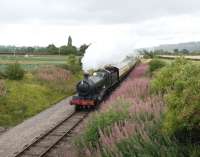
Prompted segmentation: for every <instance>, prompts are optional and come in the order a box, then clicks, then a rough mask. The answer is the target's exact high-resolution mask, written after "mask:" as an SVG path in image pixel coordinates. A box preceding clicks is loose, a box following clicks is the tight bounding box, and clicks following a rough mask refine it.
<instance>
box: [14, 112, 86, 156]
mask: <svg viewBox="0 0 200 157" xmlns="http://www.w3.org/2000/svg"><path fill="white" fill-rule="evenodd" d="M88 114H89V111H84V112H83V111H82V112H74V113H72V114H71V115H70V116H69V117H67V118H66V119H65V120H64V121H62V122H61V123H59V124H58V125H56V126H55V127H54V128H53V129H51V130H50V131H48V132H47V133H45V134H44V135H43V136H41V137H39V138H38V139H37V140H36V141H34V142H33V143H32V144H30V145H29V146H27V147H26V148H25V149H24V150H23V151H21V152H19V153H18V154H17V155H16V156H15V157H44V156H46V155H47V154H48V152H49V151H50V150H51V149H52V148H54V147H55V146H56V145H57V144H58V143H59V142H60V141H61V140H62V139H63V138H64V137H66V136H68V135H70V133H71V132H72V131H73V130H74V129H75V128H76V126H78V125H79V124H80V123H81V122H82V121H83V119H84V118H86V117H87V115H88Z"/></svg>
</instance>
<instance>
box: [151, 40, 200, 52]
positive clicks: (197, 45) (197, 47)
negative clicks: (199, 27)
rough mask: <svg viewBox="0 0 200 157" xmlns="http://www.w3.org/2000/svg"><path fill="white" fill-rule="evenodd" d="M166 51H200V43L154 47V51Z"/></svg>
mask: <svg viewBox="0 0 200 157" xmlns="http://www.w3.org/2000/svg"><path fill="white" fill-rule="evenodd" d="M161 49H162V50H164V51H169V52H173V51H174V49H178V50H179V51H180V50H183V49H187V50H189V51H190V52H194V51H200V41H198V42H187V43H178V44H166V45H159V46H156V47H154V50H161Z"/></svg>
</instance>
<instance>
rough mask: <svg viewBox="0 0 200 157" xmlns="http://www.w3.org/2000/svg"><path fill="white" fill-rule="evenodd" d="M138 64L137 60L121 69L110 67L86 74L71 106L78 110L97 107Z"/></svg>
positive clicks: (79, 84) (77, 88) (78, 85)
mask: <svg viewBox="0 0 200 157" xmlns="http://www.w3.org/2000/svg"><path fill="white" fill-rule="evenodd" d="M136 63H137V60H134V61H132V62H131V64H126V65H123V66H122V67H121V68H120V69H119V68H117V67H114V66H108V67H105V68H104V69H100V70H97V71H95V72H94V73H93V74H92V75H88V74H85V76H84V79H83V80H82V81H80V82H79V83H78V84H77V86H76V91H77V95H75V96H73V98H72V100H71V101H70V104H71V105H75V106H76V109H80V108H90V107H94V106H96V105H97V104H99V103H100V102H101V101H102V100H103V98H104V96H105V95H106V94H107V93H108V92H109V91H110V90H112V89H113V87H115V86H116V85H117V84H118V83H119V82H120V81H121V80H122V79H123V78H125V76H126V75H127V74H128V73H129V72H130V70H131V69H132V68H133V67H134V66H135V65H136Z"/></svg>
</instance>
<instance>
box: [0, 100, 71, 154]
mask: <svg viewBox="0 0 200 157" xmlns="http://www.w3.org/2000/svg"><path fill="white" fill-rule="evenodd" d="M70 98H71V97H69V98H66V99H64V100H62V101H60V102H59V103H57V104H56V105H54V106H52V107H51V108H49V109H47V110H45V111H43V112H41V113H39V114H38V115H36V116H34V117H32V118H30V119H28V120H26V121H24V122H23V123H21V124H19V125H17V126H16V127H14V128H12V129H10V130H8V131H7V132H5V133H4V134H2V135H0V157H14V156H15V154H16V153H17V152H19V151H21V150H23V148H24V147H26V145H30V144H31V143H32V142H33V141H35V140H36V139H37V138H38V137H40V136H41V135H43V134H45V133H46V132H47V131H48V130H50V129H51V128H53V127H54V126H56V124H58V123H59V122H61V121H63V120H64V119H65V118H66V117H68V116H69V115H70V114H72V113H73V112H74V107H73V106H71V105H69V100H70Z"/></svg>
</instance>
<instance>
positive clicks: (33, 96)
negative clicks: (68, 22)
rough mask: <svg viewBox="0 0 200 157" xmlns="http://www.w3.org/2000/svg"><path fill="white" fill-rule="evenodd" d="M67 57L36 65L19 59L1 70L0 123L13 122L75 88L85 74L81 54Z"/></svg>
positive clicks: (41, 109)
mask: <svg viewBox="0 0 200 157" xmlns="http://www.w3.org/2000/svg"><path fill="white" fill-rule="evenodd" d="M52 57H54V56H52ZM65 59H66V60H65V64H49V65H48V64H47V65H45V64H43V65H41V66H38V67H37V68H34V69H24V68H23V66H22V64H20V63H18V62H14V63H10V64H8V65H6V66H5V68H4V69H5V70H3V71H2V72H1V74H0V76H1V77H0V126H2V127H11V126H14V125H16V124H18V123H20V122H22V121H23V120H25V119H27V118H29V117H31V116H34V115H35V114H37V113H39V112H41V111H43V110H44V109H46V108H48V107H50V106H51V105H53V104H54V103H56V102H58V101H59V100H61V99H63V98H65V97H67V96H70V95H72V94H73V93H74V92H75V85H76V83H77V82H78V80H80V79H81V77H82V70H81V64H80V57H79V56H72V55H71V56H68V57H65Z"/></svg>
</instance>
